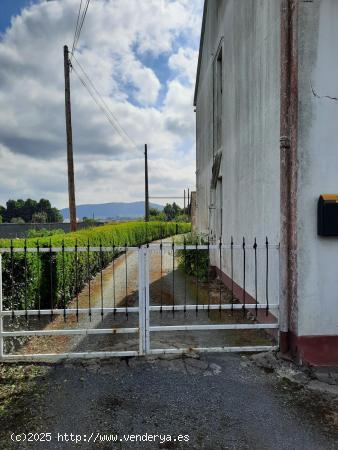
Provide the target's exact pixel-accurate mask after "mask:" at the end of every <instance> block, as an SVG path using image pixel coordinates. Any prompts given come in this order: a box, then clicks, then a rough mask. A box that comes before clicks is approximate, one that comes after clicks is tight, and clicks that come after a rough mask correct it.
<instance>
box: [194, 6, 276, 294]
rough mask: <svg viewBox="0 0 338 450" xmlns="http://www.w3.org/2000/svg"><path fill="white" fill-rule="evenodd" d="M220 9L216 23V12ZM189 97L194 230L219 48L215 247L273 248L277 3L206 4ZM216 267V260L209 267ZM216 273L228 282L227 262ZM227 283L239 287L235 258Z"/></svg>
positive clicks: (204, 184) (204, 212)
mask: <svg viewBox="0 0 338 450" xmlns="http://www.w3.org/2000/svg"><path fill="white" fill-rule="evenodd" d="M218 3H219V4H220V9H219V12H218V18H217V14H216V9H217V4H218ZM208 4H209V6H208V8H209V10H208V15H207V22H206V31H205V38H204V47H203V58H202V65H201V75H200V84H199V90H198V97H197V199H198V200H197V201H198V221H197V223H198V228H199V230H200V231H201V232H205V231H206V230H207V228H208V216H209V212H208V207H209V200H210V194H209V193H210V179H211V167H212V145H213V142H212V132H213V127H212V121H213V114H212V112H213V109H212V106H213V89H212V86H213V76H212V70H213V59H214V55H215V52H216V50H217V48H218V46H219V42H220V40H221V38H222V36H224V47H223V52H224V53H223V74H224V82H223V86H224V90H223V100H224V101H223V142H224V145H223V159H222V166H221V175H222V186H223V241H224V242H230V237H231V236H233V237H234V240H235V242H236V243H240V242H242V238H243V236H245V237H246V240H247V244H248V246H249V245H250V246H252V244H253V240H254V238H255V237H257V239H258V242H259V243H260V244H263V243H264V241H265V237H266V236H268V237H269V240H270V242H271V243H278V242H279V226H280V225H279V224H280V215H279V211H280V206H279V205H280V202H279V108H280V100H279V99H280V58H279V55H280V2H279V0H223V1H220V2H217V1H213V0H211V1H209V2H208ZM214 262H215V263H216V265H217V266H219V260H218V258H216V260H215V261H214ZM264 263H265V253H264V252H263V253H262V254H261V256H260V259H259V264H260V267H259V273H260V274H261V278H260V288H259V298H261V299H262V298H264V295H265V293H264V269H263V267H264ZM253 267H254V266H253V253H252V252H251V254H248V255H247V269H248V272H247V281H246V288H247V291H249V293H251V294H253V293H254V283H253V280H254V276H253ZM222 269H223V271H225V272H226V273H227V274H228V275H230V254H229V252H225V255H224V258H223V262H222ZM270 278H271V279H270V289H271V291H270V298H271V300H272V299H274V300H277V297H278V257H277V255H276V252H275V255H271V266H270ZM234 279H235V281H236V282H237V283H238V284H239V285H241V286H242V280H243V263H242V252H241V251H240V250H238V251H236V255H235V272H234Z"/></svg>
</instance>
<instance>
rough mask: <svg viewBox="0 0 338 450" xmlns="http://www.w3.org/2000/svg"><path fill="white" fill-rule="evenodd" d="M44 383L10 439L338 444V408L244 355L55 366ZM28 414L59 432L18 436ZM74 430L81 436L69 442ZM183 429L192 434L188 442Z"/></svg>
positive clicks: (202, 445)
mask: <svg viewBox="0 0 338 450" xmlns="http://www.w3.org/2000/svg"><path fill="white" fill-rule="evenodd" d="M39 389H40V391H42V392H43V394H42V395H40V396H39V399H38V400H36V399H35V400H34V409H33V410H30V409H29V408H28V406H29V399H30V398H31V397H28V400H27V404H26V408H25V409H24V410H23V411H22V416H21V425H20V427H19V425H18V424H17V423H15V422H13V423H12V424H10V426H7V427H6V430H7V431H6V436H5V437H4V441H3V443H4V444H3V445H2V448H4V449H7V448H8V449H10V448H13V449H14V448H15V449H26V448H31V449H34V450H35V449H37V450H38V449H76V448H81V449H94V448H100V449H161V448H165V449H171V448H177V449H209V450H214V449H236V450H237V449H250V450H251V449H257V450H264V449H278V450H279V449H290V450H298V449H299V450H300V449H304V450H312V449H313V450H319V449H320V450H321V449H323V450H324V449H328V450H329V449H330V450H334V449H338V431H337V424H338V423H337V422H336V425H334V423H335V420H336V419H335V418H337V415H338V410H337V408H336V407H334V406H333V405H332V404H330V403H329V402H328V401H326V400H324V399H323V398H322V397H320V396H318V395H317V394H315V393H313V392H310V391H308V390H306V389H304V388H301V387H299V386H296V385H294V384H292V383H290V382H286V381H285V380H283V379H280V378H278V377H277V376H276V375H275V374H274V373H267V372H265V371H264V370H262V369H259V368H258V367H256V366H255V365H254V364H253V362H252V361H251V360H250V359H249V358H248V357H246V356H244V355H242V356H241V355H230V354H223V355H220V354H209V355H208V356H203V357H201V358H200V359H195V358H184V359H182V358H179V359H172V360H168V359H163V360H161V359H157V360H154V359H148V360H146V359H124V360H113V361H100V362H98V361H88V362H86V363H84V362H82V363H78V364H63V365H54V366H51V367H48V369H47V372H46V373H45V374H44V376H43V377H41V378H39ZM27 405H28V406H27ZM336 406H337V405H336ZM27 411H30V412H27ZM28 414H33V415H35V416H36V420H35V422H34V428H35V429H36V430H38V431H39V432H50V433H52V441H51V442H50V443H46V442H45V443H43V444H42V443H41V444H38V443H33V444H27V443H22V444H13V443H11V442H10V440H9V436H10V432H11V431H14V432H15V433H20V432H22V431H28V429H27V427H25V421H28V420H29V417H27V415H28ZM25 417H26V418H25ZM27 423H28V422H27ZM7 425H8V424H7ZM34 428H33V430H34ZM33 430H32V431H33ZM58 433H59V440H58ZM65 433H67V434H68V439H71V433H73V435H74V436H73V439H75V435H77V439H78V441H79V440H80V439H81V442H80V441H79V442H78V443H77V444H76V443H75V442H65V439H66V437H65ZM92 433H93V436H94V437H95V436H97V433H101V436H103V435H111V434H113V433H118V435H119V438H121V439H123V436H124V435H125V434H135V435H136V434H139V435H141V436H144V435H145V433H148V434H154V435H161V436H162V442H161V441H160V438H157V442H156V443H150V442H134V443H130V442H118V443H108V442H101V441H100V439H98V440H97V441H96V442H95V443H94V442H88V440H89V439H90V436H91V434H92ZM61 435H62V436H63V441H62V440H61V437H60V436H61ZM163 435H166V436H168V435H170V436H171V439H172V440H171V441H169V440H168V439H169V438H168V437H167V442H163ZM179 435H183V436H188V437H189V440H188V441H187V442H179V441H178V440H177V439H178V436H179ZM94 437H93V438H92V439H94ZM174 439H176V442H175V441H174ZM185 439H187V437H185Z"/></svg>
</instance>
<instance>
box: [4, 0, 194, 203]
mask: <svg viewBox="0 0 338 450" xmlns="http://www.w3.org/2000/svg"><path fill="white" fill-rule="evenodd" d="M79 3H80V0H52V1H49V2H47V0H41V1H35V2H32V1H30V0H1V2H0V18H1V19H0V33H1V36H0V97H1V98H0V101H1V103H2V104H4V105H6V107H5V108H2V109H1V110H0V164H1V166H4V165H6V167H7V168H8V169H7V170H6V172H5V173H3V174H2V177H1V178H0V204H3V203H5V202H6V200H7V199H8V198H9V197H17V198H19V197H20V198H27V197H31V198H37V199H39V198H40V197H42V196H44V197H48V198H50V199H51V201H52V202H53V203H55V204H56V206H58V207H64V206H66V205H67V177H66V174H67V171H66V158H65V124H64V79H63V51H62V49H63V45H64V44H68V46H69V47H71V46H72V41H73V35H74V28H75V23H76V17H77V11H78V7H79ZM202 4H203V1H202V0H194V1H191V0H128V1H126V0H95V1H92V2H91V3H90V6H89V9H88V13H87V17H86V22H85V24H84V27H83V31H82V34H81V37H80V41H79V45H78V47H77V50H76V53H75V57H76V59H77V60H78V61H79V62H80V64H81V65H82V66H83V67H84V68H85V70H86V73H87V74H88V75H89V77H90V79H91V80H92V81H93V82H94V84H95V86H96V88H97V89H98V91H99V92H100V94H101V95H102V97H103V99H104V101H105V102H106V104H107V105H108V106H109V108H110V110H111V111H112V112H113V114H114V117H115V118H116V119H117V120H118V122H119V126H121V127H122V128H123V129H124V130H125V131H126V132H127V134H128V136H130V138H131V139H132V141H133V142H135V144H136V148H135V147H133V146H132V145H131V144H130V141H128V139H126V138H125V137H124V136H123V133H122V135H121V133H118V132H117V130H116V128H112V127H111V125H110V124H109V122H108V121H107V119H106V117H105V116H104V115H103V114H102V113H101V111H100V110H99V109H98V108H97V105H95V103H94V102H93V101H92V99H91V97H90V96H89V95H88V92H87V91H86V90H85V89H84V87H83V85H82V84H81V82H80V80H79V79H78V78H77V75H76V72H75V71H73V72H72V73H71V90H72V113H73V135H74V156H75V178H76V191H77V203H79V204H80V203H95V202H109V201H132V200H140V199H142V198H143V146H144V143H148V146H149V157H150V162H149V164H150V190H151V195H154V196H155V195H156V196H160V195H165V196H168V195H173V196H176V195H178V194H179V193H181V192H182V191H183V189H184V188H188V187H189V188H190V189H192V188H193V187H194V184H195V147H194V139H195V115H194V112H193V105H192V103H193V91H194V83H195V75H196V66H197V57H198V51H197V50H198V44H199V36H200V26H201V19H202V17H201V16H202V6H203V5H202ZM135 12H136V13H135ZM13 16H16V18H15V19H14V20H12V21H11V18H12V17H13ZM37 50H38V51H37ZM74 64H75V65H74V67H75V69H77V72H78V73H79V74H80V75H81V70H80V69H79V67H78V66H77V63H76V62H74ZM82 76H83V75H82ZM18 173H20V176H19V177H18V176H17V174H18ZM37 173H38V176H37Z"/></svg>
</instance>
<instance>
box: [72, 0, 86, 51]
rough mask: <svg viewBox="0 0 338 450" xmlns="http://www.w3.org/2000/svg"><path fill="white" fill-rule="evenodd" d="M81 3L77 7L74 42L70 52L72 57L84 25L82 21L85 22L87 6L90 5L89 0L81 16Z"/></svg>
mask: <svg viewBox="0 0 338 450" xmlns="http://www.w3.org/2000/svg"><path fill="white" fill-rule="evenodd" d="M82 1H83V0H81V1H80V7H79V11H78V15H77V21H76V28H75V33H74V40H73V45H72V52H71V54H72V55H73V54H74V52H75V50H76V47H77V44H78V42H79V39H80V35H81V31H82V28H83V24H84V21H85V18H86V15H87V11H88V6H89V3H90V0H87V3H86V6H85V7H84V8H83V12H82V15H81V11H82Z"/></svg>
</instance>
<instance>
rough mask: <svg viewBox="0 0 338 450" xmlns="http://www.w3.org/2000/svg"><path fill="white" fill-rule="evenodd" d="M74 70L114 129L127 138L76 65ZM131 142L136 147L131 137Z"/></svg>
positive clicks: (123, 137)
mask: <svg viewBox="0 0 338 450" xmlns="http://www.w3.org/2000/svg"><path fill="white" fill-rule="evenodd" d="M73 70H74V72H75V74H76V75H77V77H78V78H79V80H80V82H81V84H82V85H83V86H84V87H85V88H86V90H87V91H88V93H89V95H90V96H91V98H92V99H93V101H94V102H95V103H96V105H97V106H98V108H99V109H100V110H101V112H102V113H103V114H104V115H105V116H106V118H107V120H108V121H109V123H110V124H111V126H112V127H113V128H114V130H115V131H116V132H117V133H118V134H119V135H120V137H121V138H122V139H125V137H126V136H128V135H123V134H122V133H121V131H120V129H119V128H118V127H117V126H116V124H115V122H113V121H112V119H111V117H110V115H109V113H108V111H107V110H106V109H105V108H104V107H103V106H102V104H101V103H100V102H99V101H98V100H97V98H96V97H95V95H94V94H93V92H92V90H91V89H90V87H89V86H88V84H87V83H86V81H85V80H83V78H82V77H81V75H80V74H79V73H78V71H77V70H76V68H75V67H73ZM129 142H130V143H132V144H133V147H135V148H136V149H137V147H136V145H135V144H134V143H133V141H131V140H130V138H129Z"/></svg>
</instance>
